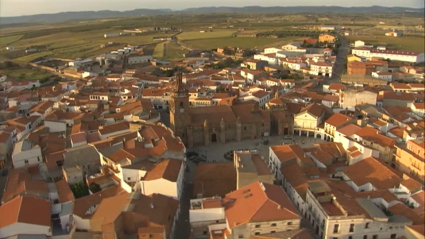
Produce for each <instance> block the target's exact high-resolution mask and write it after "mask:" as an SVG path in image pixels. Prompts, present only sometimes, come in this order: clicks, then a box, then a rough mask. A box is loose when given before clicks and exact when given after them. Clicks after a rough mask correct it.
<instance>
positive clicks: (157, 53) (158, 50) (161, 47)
mask: <svg viewBox="0 0 425 239" xmlns="http://www.w3.org/2000/svg"><path fill="white" fill-rule="evenodd" d="M165 44H166V43H165V42H161V43H158V44H157V45H156V47H155V50H154V51H153V55H152V57H153V58H155V59H162V58H164V54H165Z"/></svg>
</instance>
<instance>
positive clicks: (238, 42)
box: [183, 37, 302, 49]
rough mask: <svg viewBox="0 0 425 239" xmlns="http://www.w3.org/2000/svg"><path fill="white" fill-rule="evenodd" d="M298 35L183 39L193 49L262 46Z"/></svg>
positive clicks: (279, 42)
mask: <svg viewBox="0 0 425 239" xmlns="http://www.w3.org/2000/svg"><path fill="white" fill-rule="evenodd" d="M297 39H300V40H301V39H302V38H300V37H285V38H262V37H221V38H212V39H197V40H188V41H183V43H184V44H185V45H186V46H188V47H190V48H193V49H217V47H225V46H233V47H241V48H255V47H257V48H263V47H268V46H278V45H284V44H286V43H289V42H291V41H295V40H297Z"/></svg>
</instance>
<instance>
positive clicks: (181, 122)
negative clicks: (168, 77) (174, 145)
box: [170, 72, 191, 144]
mask: <svg viewBox="0 0 425 239" xmlns="http://www.w3.org/2000/svg"><path fill="white" fill-rule="evenodd" d="M175 81H176V82H175V85H174V87H173V89H172V94H171V102H170V125H171V129H172V130H173V132H174V135H175V136H176V137H180V138H181V140H182V141H183V143H185V144H187V143H188V140H187V139H188V135H187V127H188V126H190V124H191V119H190V105H189V91H188V89H187V88H186V86H185V85H184V84H183V74H182V73H181V72H178V73H177V75H176V77H175Z"/></svg>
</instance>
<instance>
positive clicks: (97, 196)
mask: <svg viewBox="0 0 425 239" xmlns="http://www.w3.org/2000/svg"><path fill="white" fill-rule="evenodd" d="M122 192H124V190H123V189H122V188H121V187H119V186H112V187H109V188H108V189H105V190H102V191H100V192H97V193H93V194H91V195H88V196H85V197H81V198H77V199H75V201H74V209H73V214H75V215H77V216H79V217H81V218H87V217H91V215H92V214H87V215H86V212H87V211H88V210H89V208H90V207H92V206H96V205H99V204H100V202H101V201H102V200H103V199H105V198H108V197H113V196H115V195H118V194H120V193H122Z"/></svg>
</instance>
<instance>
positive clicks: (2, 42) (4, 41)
mask: <svg viewBox="0 0 425 239" xmlns="http://www.w3.org/2000/svg"><path fill="white" fill-rule="evenodd" d="M22 36H23V35H13V36H4V37H0V46H6V45H8V44H10V43H13V42H15V41H18V40H19V39H21V37H22Z"/></svg>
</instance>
